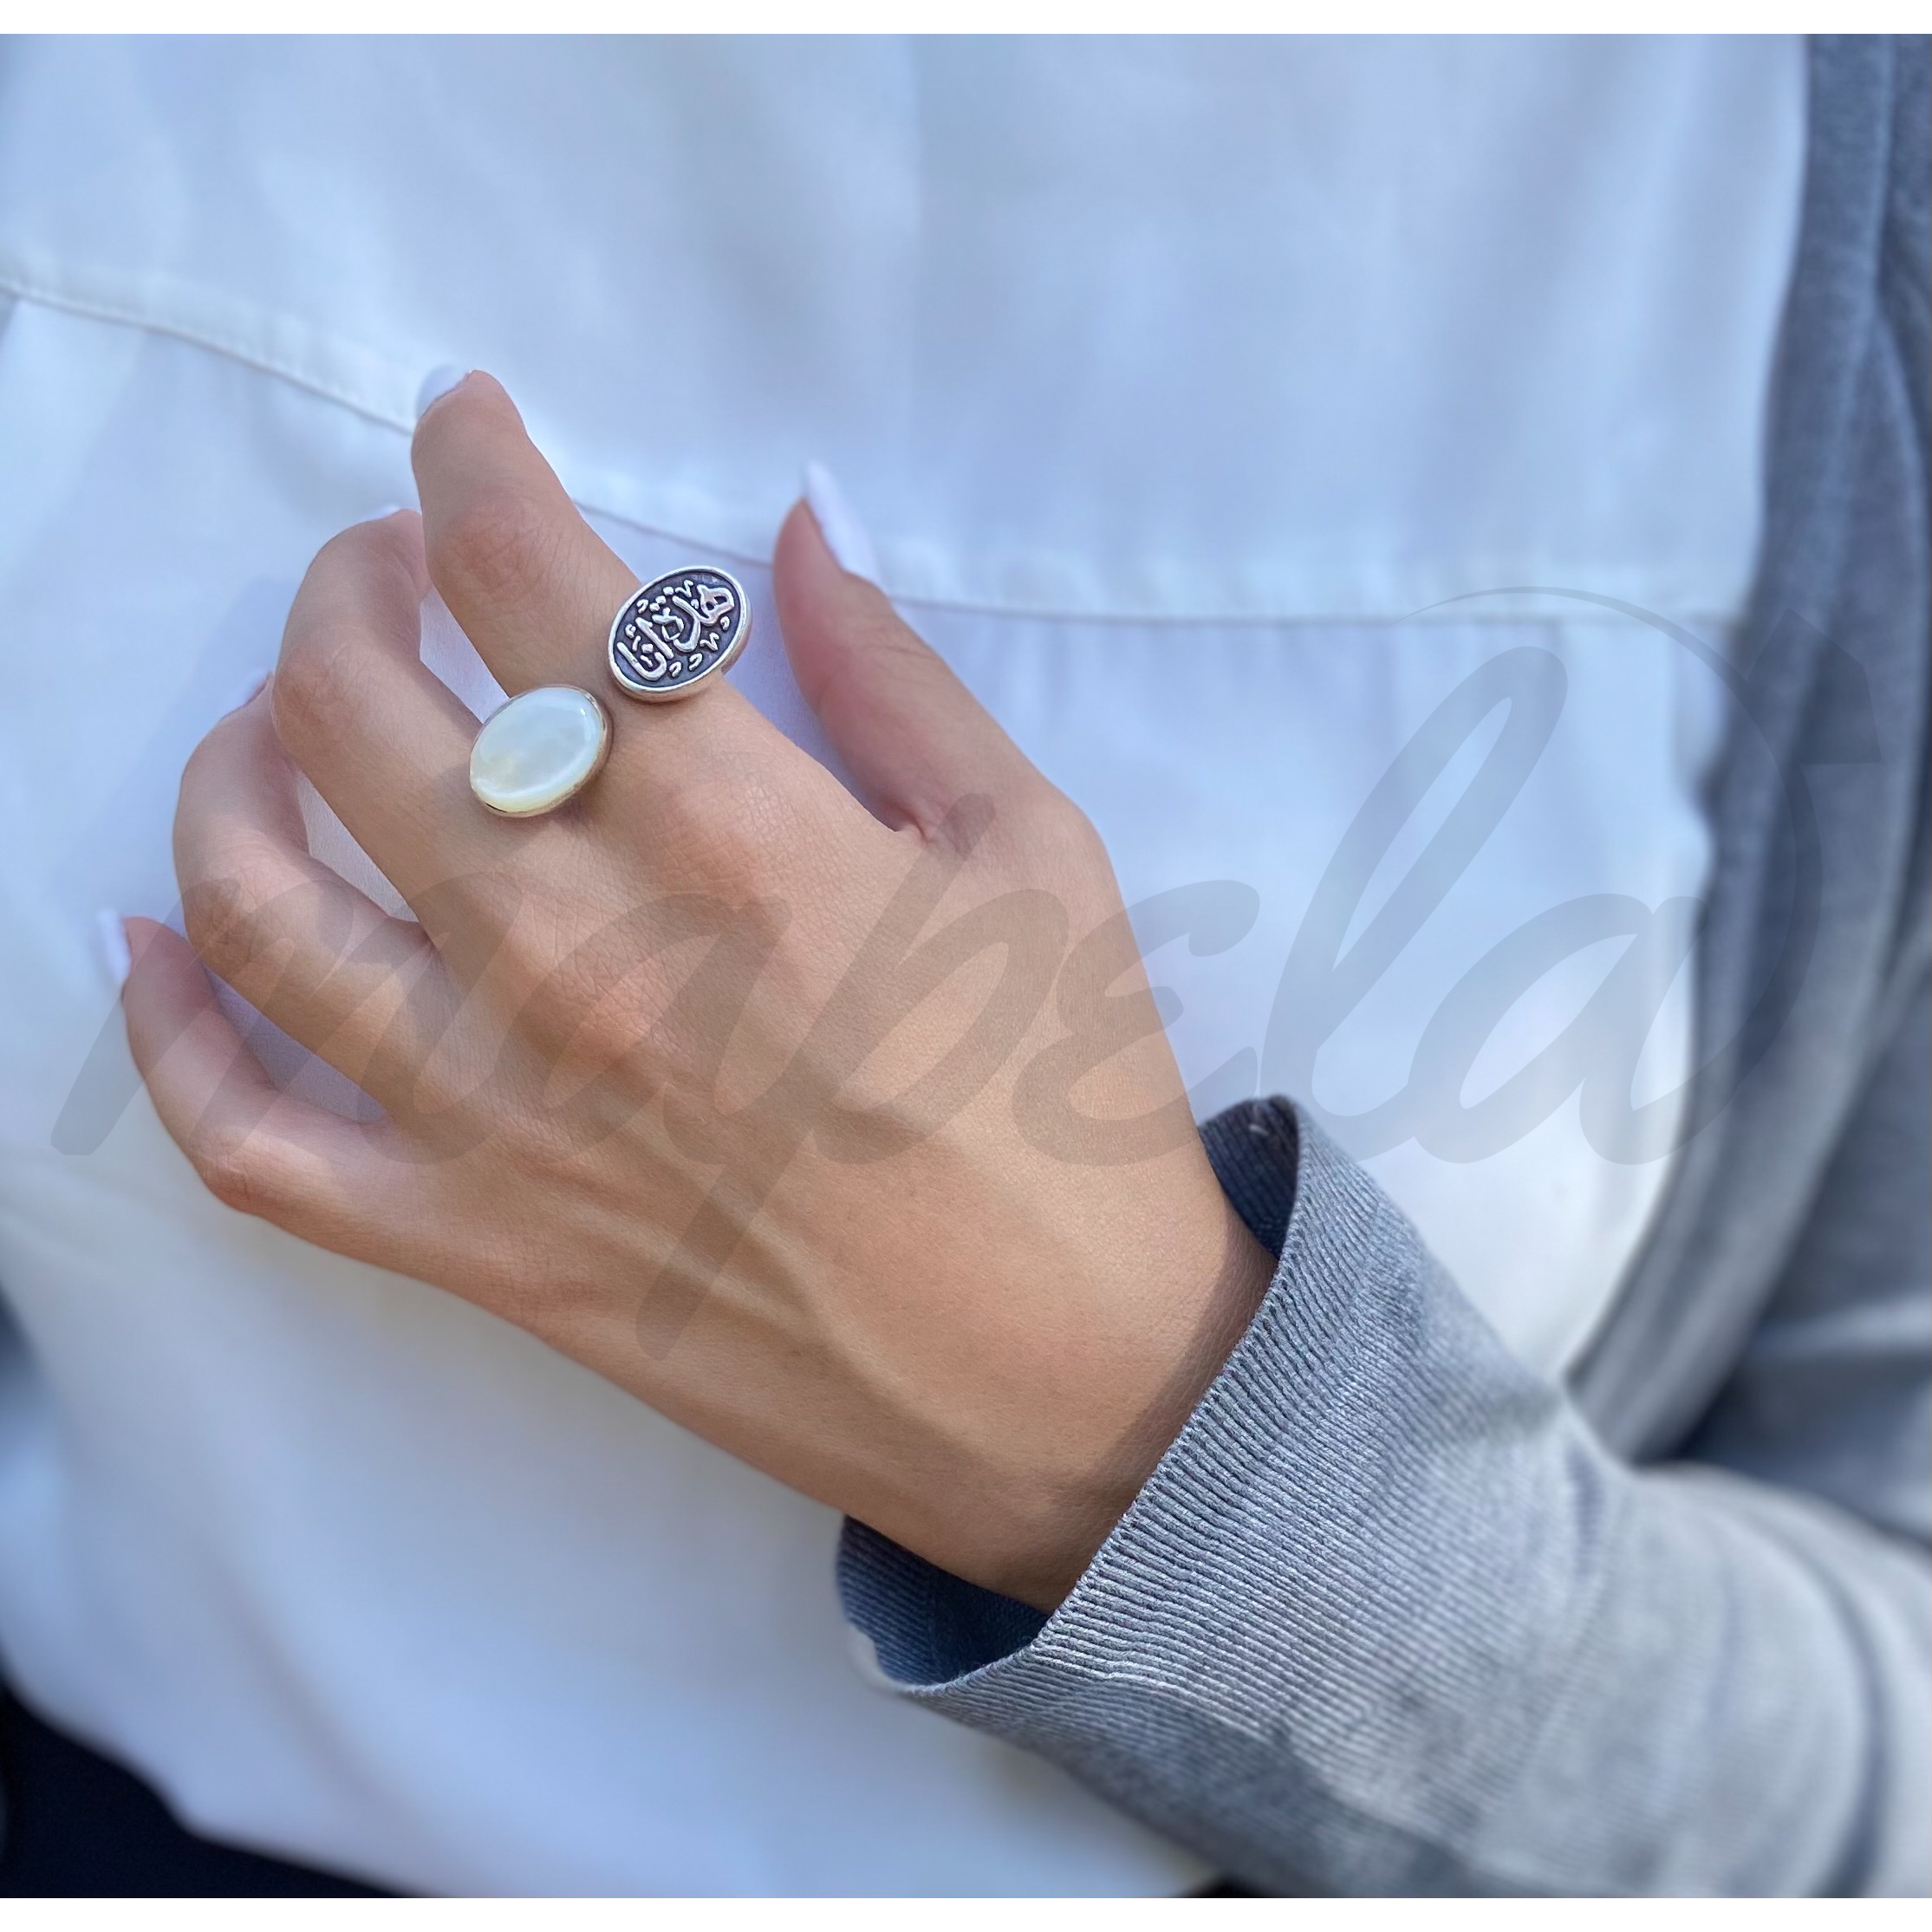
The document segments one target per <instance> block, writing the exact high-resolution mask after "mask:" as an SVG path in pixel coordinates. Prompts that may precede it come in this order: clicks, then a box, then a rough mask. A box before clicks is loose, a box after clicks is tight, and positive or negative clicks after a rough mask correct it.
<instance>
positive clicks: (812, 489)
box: [805, 463, 879, 584]
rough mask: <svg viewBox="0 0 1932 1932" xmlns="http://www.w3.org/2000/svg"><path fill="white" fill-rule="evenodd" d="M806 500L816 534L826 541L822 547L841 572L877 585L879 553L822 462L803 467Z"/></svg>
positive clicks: (843, 493) (836, 481) (833, 477)
mask: <svg viewBox="0 0 1932 1932" xmlns="http://www.w3.org/2000/svg"><path fill="white" fill-rule="evenodd" d="M805 501H806V503H807V504H810V507H811V513H812V515H813V516H814V517H816V518H817V520H818V533H819V535H820V536H821V537H823V538H824V539H825V548H826V549H827V550H829V551H830V552H831V553H832V555H833V556H834V557H836V559H837V561H838V567H839V568H840V569H842V570H845V571H849V573H850V574H851V575H852V576H855V577H863V578H864V579H865V581H866V582H868V583H870V584H876V583H877V582H878V581H879V553H878V552H877V551H876V550H874V549H873V547H872V539H871V537H869V536H868V535H867V533H866V527H865V525H864V524H862V523H861V522H860V521H859V516H858V512H857V511H855V510H854V509H853V507H852V505H851V504H850V503H849V502H848V501H847V499H846V495H845V492H844V491H842V490H841V489H840V488H839V486H838V478H836V477H835V476H834V475H833V474H832V472H830V471H829V470H828V469H827V468H826V467H825V465H823V463H808V464H806V465H805Z"/></svg>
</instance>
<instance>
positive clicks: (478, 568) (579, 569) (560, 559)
mask: <svg viewBox="0 0 1932 1932" xmlns="http://www.w3.org/2000/svg"><path fill="white" fill-rule="evenodd" d="M413 460H414V463H415V468H416V478H417V485H418V488H419V490H420V494H421V497H422V504H423V528H424V537H425V543H426V555H427V560H428V569H429V574H430V576H431V579H432V580H433V582H434V583H435V585H436V588H437V589H439V591H440V592H441V593H442V595H443V598H444V601H445V602H446V603H447V604H448V605H449V607H450V609H451V612H452V615H454V616H455V618H456V620H457V621H458V623H459V624H460V625H461V626H462V627H463V629H464V631H465V634H467V635H468V637H469V639H470V641H471V642H472V644H474V645H475V646H476V648H477V650H478V654H480V655H481V656H482V657H483V659H484V660H485V662H486V663H487V664H488V665H489V666H490V668H491V671H492V672H494V673H495V674H496V677H497V680H498V682H499V683H500V684H501V685H502V686H504V689H505V690H506V691H508V692H510V693H512V694H513V695H514V694H515V693H518V692H523V691H528V690H531V689H533V688H535V687H536V686H539V685H547V684H566V685H575V686H578V687H579V688H581V689H585V690H589V691H592V692H596V693H603V692H607V691H608V690H609V689H610V688H611V684H610V677H609V673H608V667H607V653H608V647H609V639H610V626H611V621H612V619H613V618H614V617H615V615H616V613H617V612H618V610H619V609H621V608H622V607H623V605H624V604H625V603H626V602H628V600H629V598H630V597H631V596H632V595H634V592H635V591H636V589H637V588H638V585H637V577H636V574H635V573H634V571H633V570H632V569H631V568H630V567H629V565H628V564H627V563H624V562H623V561H622V560H621V558H620V557H619V556H617V555H616V553H615V551H613V550H611V549H610V548H609V546H608V544H606V543H604V541H603V539H602V537H599V536H598V535H597V533H596V532H595V530H592V529H591V528H590V526H589V524H587V523H585V521H584V520H583V518H582V516H581V515H579V513H578V511H577V507H576V504H573V503H572V502H571V501H570V499H569V496H568V495H567V494H566V493H565V491H564V489H563V485H562V484H561V483H559V482H558V481H557V479H556V474H555V473H554V472H552V470H551V468H550V465H549V464H548V463H546V462H545V461H544V460H543V456H542V454H541V453H540V452H538V450H537V446H536V445H535V444H534V443H532V442H531V441H530V437H529V435H528V434H527V433H526V432H525V430H524V422H523V419H522V417H521V416H519V415H518V414H517V408H516V406H515V404H514V403H512V402H511V400H510V397H509V396H508V394H505V392H504V388H503V387H502V385H501V384H499V383H498V382H497V381H494V380H493V379H492V378H491V377H490V376H487V375H485V374H481V373H472V374H470V375H468V376H466V377H465V379H464V380H463V381H461V382H459V383H458V384H457V385H456V386H455V387H453V388H452V389H450V390H448V391H446V393H445V394H443V395H441V396H440V397H439V398H438V399H437V400H435V401H434V402H433V403H432V404H431V406H430V407H429V408H428V409H427V410H426V411H425V412H424V413H423V416H422V418H421V420H420V421H419V422H418V424H417V426H416V439H415V444H414V446H413ZM752 647H753V648H754V649H755V648H756V647H757V645H756V642H755V641H754V643H753V646H752ZM611 708H612V710H613V713H614V716H615V719H616V725H617V732H616V738H615V744H614V745H613V747H612V751H611V756H610V762H609V764H608V766H607V767H606V769H605V771H604V773H603V775H602V777H600V778H599V779H598V781H597V783H596V784H595V787H593V788H592V790H590V792H589V793H588V794H587V795H586V798H585V802H584V804H583V807H582V814H581V816H582V823H584V824H585V825H586V826H587V827H594V828H599V829H608V828H609V827H610V826H612V825H614V824H619V823H621V824H625V825H628V829H629V831H630V833H631V835H632V836H636V835H637V832H638V829H639V828H641V827H647V828H648V829H649V834H650V847H649V850H648V856H649V857H650V858H651V859H652V860H653V861H654V862H656V863H657V865H658V867H659V869H660V871H662V870H667V869H668V870H677V869H682V862H681V860H680V854H688V853H699V854H703V853H711V852H713V851H714V850H715V851H717V852H718V853H719V855H723V856H725V857H727V858H728V854H726V853H725V851H724V849H723V848H720V847H719V846H718V843H717V841H716V840H715V838H714V836H713V834H714V832H715V830H716V829H717V828H719V827H720V826H726V827H728V826H731V825H732V823H734V822H738V823H746V824H754V825H764V826H766V827H768V828H771V827H776V826H777V824H778V823H780V822H781V821H783V820H784V818H785V817H786V816H788V815H789V811H790V806H791V805H793V804H796V803H798V802H799V801H801V800H806V799H810V800H812V801H814V803H813V807H812V809H814V810H829V811H831V812H832V813H834V814H835V816H836V813H837V812H838V811H839V810H842V803H843V801H842V800H841V801H839V802H837V803H831V804H828V803H826V802H825V799H824V797H823V796H822V795H823V794H825V793H828V792H829V791H833V790H837V789H838V788H837V787H836V785H833V784H829V782H828V781H827V779H826V775H825V773H824V771H823V768H822V767H821V766H820V765H819V764H817V763H816V761H815V760H814V759H812V758H809V757H807V756H806V755H805V754H804V753H803V752H802V751H799V750H798V749H797V746H796V745H793V744H791V742H790V740H789V739H788V738H785V737H784V734H783V733H782V732H779V731H778V730H777V728H776V727H775V726H774V725H771V723H770V722H769V721H768V720H767V719H765V718H764V717H763V716H762V715H761V714H760V713H759V712H758V710H757V708H756V707H755V706H752V705H751V703H750V702H749V701H748V700H747V699H745V697H743V696H742V695H741V694H740V693H738V692H736V691H734V690H732V687H731V686H729V685H728V684H725V683H724V682H722V681H720V680H713V681H712V683H711V684H710V685H709V686H707V687H706V689H705V690H704V691H703V692H702V693H694V694H693V696H692V697H691V698H690V699H688V700H686V701H685V702H683V703H679V704H665V705H643V706H640V705H633V704H631V703H629V702H628V701H619V702H617V703H616V704H615V705H614V706H612V707H611ZM729 843H730V842H729V841H727V842H726V844H727V845H729ZM700 869H702V867H701V866H700ZM716 869H717V868H716V867H715V866H713V867H712V870H714V871H715V870H716Z"/></svg>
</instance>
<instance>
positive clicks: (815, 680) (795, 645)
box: [771, 464, 1035, 836]
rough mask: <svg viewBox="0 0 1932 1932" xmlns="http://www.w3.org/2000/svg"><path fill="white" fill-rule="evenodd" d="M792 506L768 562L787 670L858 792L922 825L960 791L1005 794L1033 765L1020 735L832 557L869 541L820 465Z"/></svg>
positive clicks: (857, 554) (863, 559)
mask: <svg viewBox="0 0 1932 1932" xmlns="http://www.w3.org/2000/svg"><path fill="white" fill-rule="evenodd" d="M805 488H806V498H805V500H804V501H803V502H801V503H798V504H794V505H793V506H792V511H791V514H790V516H789V517H786V518H785V521H784V528H783V529H782V530H780V531H779V532H778V543H777V550H776V552H775V553H774V555H773V557H772V563H771V582H772V591H773V595H775V597H776V598H777V606H778V622H779V625H780V627H781V628H782V629H783V630H784V640H785V650H786V653H787V654H788V655H789V656H790V659H791V670H792V675H793V676H794V677H796V678H797V680H798V688H799V690H800V691H801V692H802V693H803V694H804V698H805V702H806V703H807V704H809V705H810V706H811V707H812V709H813V711H814V712H816V713H817V715H818V721H819V723H820V724H821V725H823V726H824V729H825V735H826V736H827V737H828V738H830V739H831V741H832V744H833V745H834V747H835V748H836V750H837V751H838V754H839V756H840V757H841V758H843V759H844V761H845V764H846V768H847V769H848V770H849V771H850V772H851V774H852V776H853V777H855V779H856V780H857V781H858V784H859V788H860V790H861V791H862V792H863V794H864V795H865V798H866V802H867V803H868V804H869V805H871V807H872V809H873V810H875V812H877V813H878V815H879V816H881V818H883V819H884V820H885V822H886V823H888V825H892V826H894V827H898V826H906V825H911V826H915V827H917V828H918V829H919V830H920V831H921V832H923V833H925V834H927V836H930V835H931V834H932V833H933V832H934V831H935V830H936V829H938V827H939V826H940V823H941V822H942V821H943V820H944V819H945V818H946V814H947V813H948V812H949V811H951V810H952V809H953V806H955V805H956V804H958V803H959V801H960V800H961V799H962V798H964V797H966V796H967V795H968V794H970V793H975V792H978V793H986V794H990V795H991V796H992V798H993V800H994V802H995V803H996V805H998V804H999V803H1003V802H1004V801H1005V799H1006V798H1007V797H1010V796H1011V795H1012V793H1013V792H1014V791H1015V790H1017V789H1018V788H1019V787H1021V786H1023V785H1024V784H1025V783H1026V782H1027V781H1028V780H1029V779H1031V778H1032V777H1034V776H1035V774H1034V771H1033V767H1032V766H1031V764H1029V763H1028V762H1027V760H1026V758H1025V757H1024V756H1023V755H1022V753H1021V752H1020V750H1019V748H1018V745H1015V744H1014V743H1013V741H1012V739H1011V738H1008V737H1007V735H1006V734H1005V732H1004V731H1002V730H1001V729H1000V727H999V725H998V724H997V723H996V722H995V721H994V719H993V718H992V715H991V714H990V713H989V712H987V711H986V707H985V706H983V705H981V704H980V702H979V699H977V698H975V697H974V696H973V693H971V692H970V691H968V690H967V689H966V686H964V685H963V684H961V683H960V682H959V679H958V678H956V677H955V676H954V675H953V673H952V671H951V669H950V668H948V667H947V666H946V663H945V662H944V660H941V658H940V656H939V654H938V653H937V652H935V651H934V650H933V647H931V646H930V645H929V644H927V642H926V641H925V640H924V639H923V638H921V637H920V635H919V634H918V633H917V632H916V631H914V629H913V628H912V627H911V626H910V625H908V624H907V623H906V622H905V621H904V620H903V619H902V618H901V616H900V615H899V613H898V612H897V611H896V610H894V608H892V602H891V600H890V599H889V598H888V596H887V595H886V594H885V592H884V591H882V590H881V589H879V587H878V586H877V585H876V584H875V583H872V582H868V580H867V579H866V578H865V577H863V576H858V575H856V574H855V572H854V571H852V570H850V569H844V568H842V566H841V564H840V563H839V560H838V558H837V557H836V556H833V554H832V550H831V548H830V546H829V544H828V543H827V542H826V532H827V530H828V529H829V530H830V531H831V533H832V534H833V536H834V537H836V539H837V540H838V542H839V543H840V547H841V550H842V554H843V555H844V556H845V557H846V558H847V559H848V560H849V562H851V563H859V564H862V565H869V563H870V550H871V545H870V544H869V543H868V542H867V540H866V537H865V535H864V531H863V530H862V527H861V526H860V525H859V524H858V522H857V520H856V518H855V517H854V516H853V514H852V511H851V510H850V507H849V505H848V504H846V502H845V500H844V498H843V497H842V495H841V494H840V493H839V491H838V486H837V485H836V484H835V483H833V482H832V480H831V478H830V477H829V475H828V474H827V473H826V472H825V471H824V470H823V469H822V468H821V467H820V466H819V465H816V464H814V465H811V466H810V468H809V469H808V470H807V471H806V472H805Z"/></svg>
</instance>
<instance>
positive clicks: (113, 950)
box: [94, 908, 134, 992]
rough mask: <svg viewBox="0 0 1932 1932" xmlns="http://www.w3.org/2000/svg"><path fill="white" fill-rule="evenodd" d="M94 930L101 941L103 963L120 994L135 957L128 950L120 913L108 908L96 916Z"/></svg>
mask: <svg viewBox="0 0 1932 1932" xmlns="http://www.w3.org/2000/svg"><path fill="white" fill-rule="evenodd" d="M94 932H95V933H96V934H98V935H99V938H100V941H101V963H102V964H103V965H104V966H106V967H107V977H108V979H110V980H112V981H113V982H114V991H115V992H120V989H121V988H122V987H123V986H126V985H127V975H128V974H129V973H132V972H133V969H134V959H133V954H132V953H130V952H129V951H128V950H127V927H126V926H125V925H124V924H123V923H122V921H121V917H120V914H119V913H117V912H115V911H114V910H113V909H112V908H107V909H104V910H102V911H101V912H98V913H96V914H94Z"/></svg>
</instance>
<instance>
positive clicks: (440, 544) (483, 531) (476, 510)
mask: <svg viewBox="0 0 1932 1932" xmlns="http://www.w3.org/2000/svg"><path fill="white" fill-rule="evenodd" d="M555 551H556V531H555V530H554V529H553V528H552V527H551V519H550V517H546V516H545V515H544V513H543V509H542V507H541V506H540V505H539V504H536V503H533V502H532V501H531V500H530V498H528V497H525V496H523V495H520V494H518V493H517V492H516V491H508V490H488V491H481V492H479V493H478V494H477V495H476V496H474V497H472V498H471V499H470V500H469V501H468V502H466V503H464V504H460V505H459V506H458V508H457V509H456V510H455V511H454V512H453V513H452V515H451V516H450V517H448V519H447V520H446V522H444V523H443V524H442V525H441V527H440V528H439V530H438V531H437V532H436V536H435V537H434V540H433V543H432V544H431V548H430V561H431V565H432V569H433V574H434V575H435V576H437V578H438V579H439V581H440V582H448V583H451V584H453V585H455V586H456V587H458V588H459V589H460V590H467V591H469V592H470V593H472V595H476V596H478V597H481V598H485V599H489V600H491V601H501V600H514V599H517V598H519V597H521V596H524V595H526V594H527V593H528V592H529V590H530V589H531V588H532V587H533V586H534V585H535V584H537V582H540V581H541V580H542V579H543V576H544V575H545V574H546V572H547V570H548V569H549V566H550V561H551V558H552V557H553V556H554V555H555Z"/></svg>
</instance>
